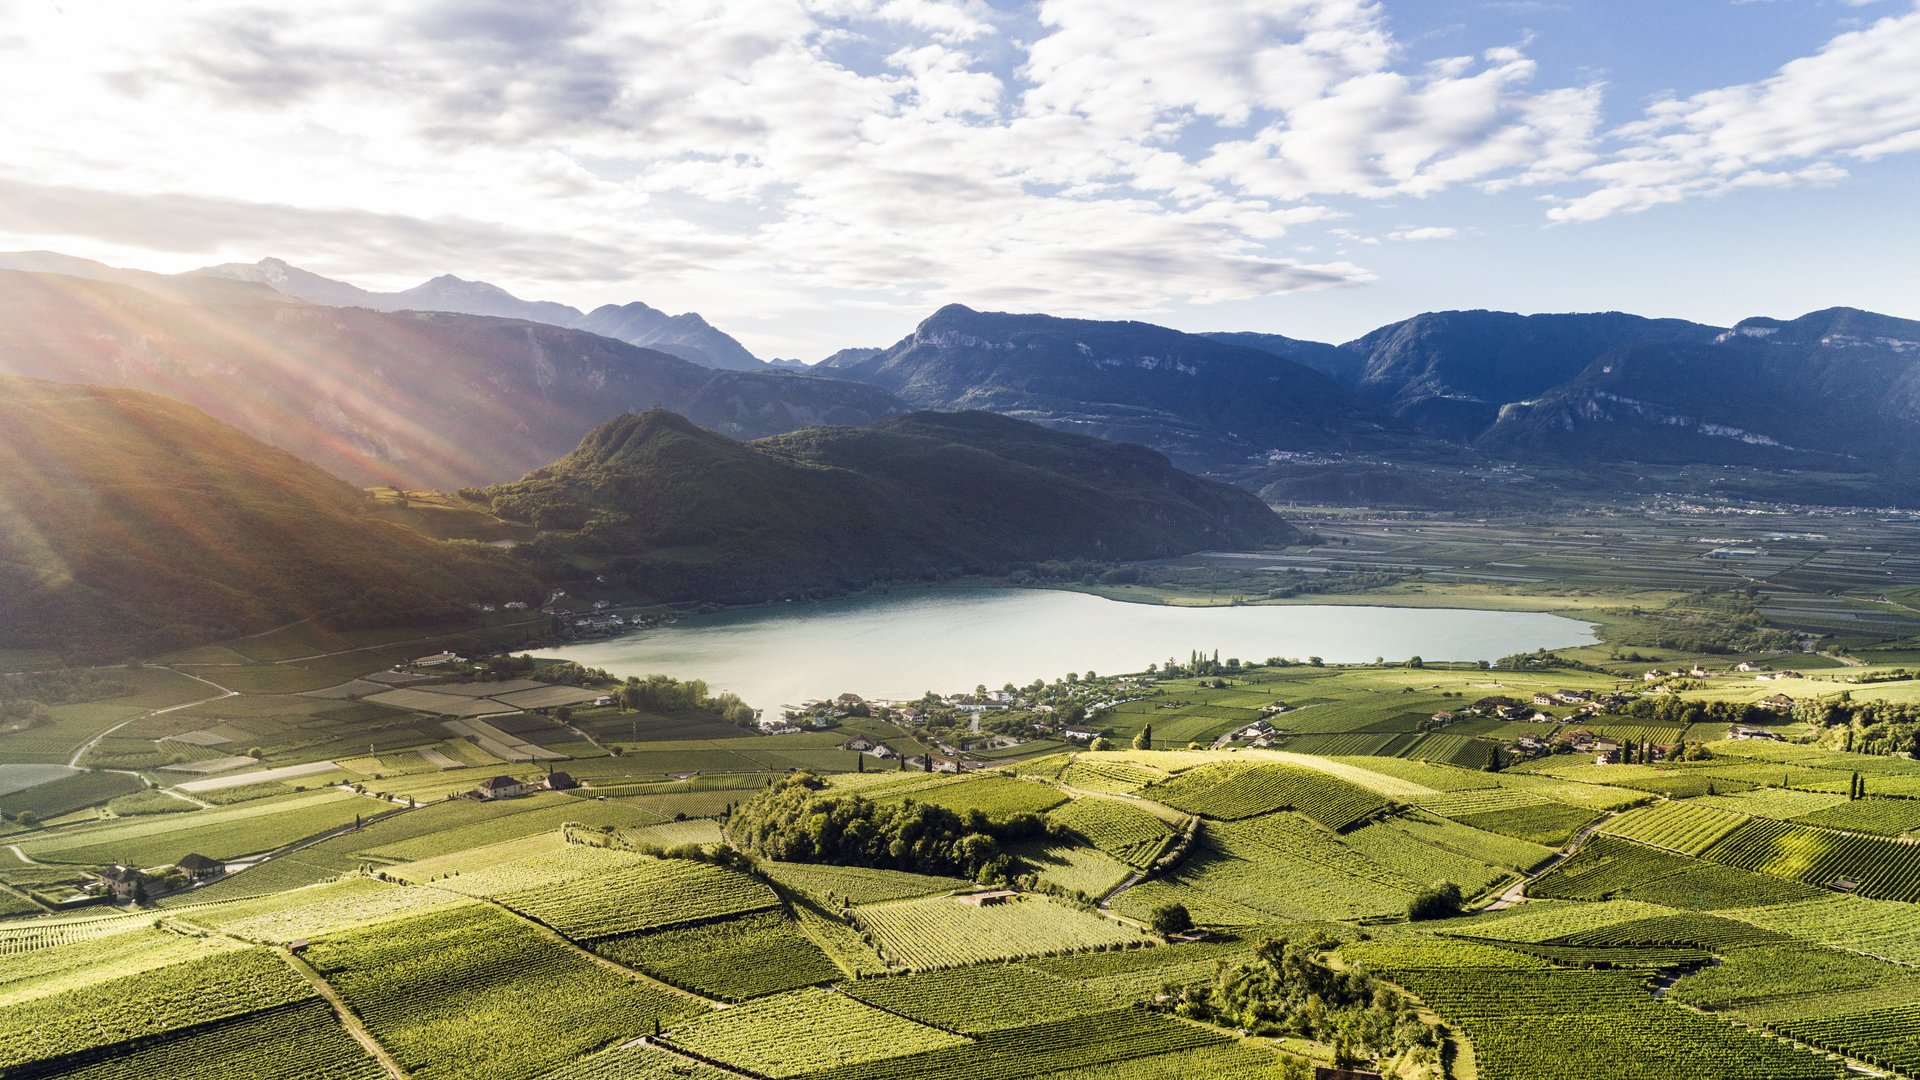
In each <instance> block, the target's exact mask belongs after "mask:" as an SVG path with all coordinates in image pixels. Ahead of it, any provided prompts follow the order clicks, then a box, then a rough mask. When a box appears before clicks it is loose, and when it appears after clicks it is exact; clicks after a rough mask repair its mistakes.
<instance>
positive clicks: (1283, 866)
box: [1128, 813, 1437, 922]
mask: <svg viewBox="0 0 1920 1080" xmlns="http://www.w3.org/2000/svg"><path fill="white" fill-rule="evenodd" d="M1202 835H1203V837H1204V838H1205V842H1204V844H1203V846H1202V850H1201V852H1200V853H1199V854H1197V855H1195V856H1193V857H1192V858H1190V859H1189V860H1188V861H1187V863H1186V864H1185V865H1184V866H1182V867H1181V868H1180V871H1179V872H1178V874H1177V876H1176V878H1175V879H1174V880H1176V881H1177V882H1178V883H1179V884H1181V885H1184V886H1187V887H1188V888H1189V889H1191V890H1194V891H1197V892H1199V893H1203V894H1212V895H1216V896H1219V897H1221V898H1223V899H1225V900H1227V901H1229V902H1231V903H1234V904H1237V905H1240V906H1243V907H1245V908H1248V909H1252V910H1255V911H1259V912H1264V913H1265V916H1266V917H1265V918H1262V919H1257V920H1255V921H1256V922H1266V921H1272V920H1274V919H1279V920H1293V919H1297V920H1315V919H1362V918H1369V917H1375V916H1381V915H1390V914H1395V913H1400V912H1404V911H1405V910H1406V904H1407V901H1408V900H1409V899H1410V898H1411V897H1412V896H1413V894H1414V893H1415V892H1417V891H1418V890H1419V889H1421V888H1424V887H1425V886H1427V885H1429V884H1431V883H1432V881H1433V880H1437V879H1425V880H1420V881H1415V880H1413V879H1411V878H1409V877H1407V876H1405V875H1404V874H1401V873H1399V872H1397V871H1395V870H1394V869H1392V868H1389V867H1384V866H1381V865H1379V864H1378V863H1376V862H1375V861H1374V859H1373V858H1371V857H1369V856H1367V855H1364V854H1362V853H1360V852H1358V851H1356V850H1354V849H1353V848H1351V847H1348V846H1347V845H1345V844H1342V843H1341V842H1340V840H1339V838H1338V837H1336V836H1335V835H1334V834H1332V833H1330V832H1328V831H1326V830H1325V829H1323V828H1321V827H1320V826H1318V825H1316V824H1315V823H1313V822H1311V821H1308V820H1307V819H1305V818H1303V817H1300V816H1298V815H1294V814H1289V813H1276V814H1267V815H1264V816H1262V817H1257V818H1251V819H1249V820H1246V821H1239V822H1233V823H1230V824H1223V825H1217V826H1212V827H1209V828H1208V829H1207V830H1206V831H1205V832H1204V833H1203V834H1202ZM1281 881H1284V882H1285V883H1286V886H1285V887H1284V888H1275V886H1274V883H1275V882H1281ZM1128 895H1129V896H1131V893H1129V894H1128Z"/></svg>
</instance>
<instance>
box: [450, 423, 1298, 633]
mask: <svg viewBox="0 0 1920 1080" xmlns="http://www.w3.org/2000/svg"><path fill="white" fill-rule="evenodd" d="M466 494H468V495H469V496H477V497H481V498H484V499H485V500H486V501H487V502H488V505H489V508H490V509H491V511H492V512H493V513H494V514H495V515H497V516H499V517H501V518H503V519H505V520H509V521H518V522H523V523H526V524H529V525H532V526H534V527H535V528H537V529H540V530H541V533H542V534H541V535H540V536H539V537H537V538H536V539H535V540H533V541H530V542H529V543H527V544H524V545H522V547H521V549H520V550H521V551H523V552H524V553H525V554H526V555H527V556H528V557H529V558H531V559H533V560H534V564H535V566H536V567H538V568H539V569H540V570H541V571H542V572H543V573H545V574H547V575H548V576H551V577H553V578H555V579H557V580H561V581H566V580H583V579H589V578H605V579H607V580H608V581H609V582H612V583H617V584H622V585H625V586H628V587H630V588H633V589H635V590H637V591H639V592H640V593H641V594H642V595H645V596H647V597H649V598H652V599H657V600H663V601H676V600H687V599H708V600H720V601H723V602H762V601H767V600H776V599H782V598H788V597H792V596H795V595H828V594H833V593H839V592H845V591H848V590H852V589H858V588H863V587H866V586H869V585H873V584H877V583H883V582H889V581H927V580H939V579H942V578H946V577H951V576H954V575H958V574H968V573H992V572H1000V571H1004V570H1006V569H1008V568H1009V567H1013V566H1017V565H1024V564H1032V563H1035V562H1041V561H1046V560H1053V559H1089V558H1090V559H1100V560H1119V559H1138V558H1150V557H1158V556H1163V555H1175V554H1186V553H1190V552H1192V551H1196V550H1201V549H1203V548H1207V547H1213V546H1240V545H1266V544H1274V543H1284V542H1287V541H1290V540H1295V539H1297V538H1298V534H1297V532H1296V531H1295V530H1294V529H1292V528H1291V527H1290V526H1288V525H1286V524H1285V523H1284V522H1282V521H1281V520H1280V519H1279V518H1278V517H1276V516H1275V515H1274V514H1273V512H1272V511H1271V510H1270V509H1268V508H1267V507H1266V506H1265V504H1263V503H1261V502H1260V501H1259V500H1258V499H1257V498H1255V497H1254V496H1252V495H1251V494H1249V493H1247V492H1245V491H1243V490H1241V489H1239V488H1235V487H1232V486H1231V485H1228V484H1224V483H1220V482H1217V481H1210V480H1204V479H1201V478H1199V477H1195V476H1191V475H1188V474H1186V473H1182V472H1180V471H1179V470H1177V469H1175V468H1174V467H1173V465H1172V464H1171V463H1170V462H1169V461H1168V460H1167V459H1166V458H1165V457H1164V456H1162V455H1160V454H1157V453H1154V452H1153V451H1151V450H1148V449H1146V448H1144V447H1139V446H1129V445H1125V444H1117V443H1110V442H1107V441H1104V440H1100V439H1094V438H1090V437H1088V436H1081V435H1072V434H1067V433H1063V432H1056V431H1051V430H1048V429H1046V428H1042V427H1040V426H1039V425H1035V424H1030V423H1027V422H1025V421H1020V420H1014V419H1011V418H1008V417H1002V416H994V415H990V414H983V413H961V414H927V413H911V414H907V415H904V416H900V417H894V418H890V419H887V420H883V421H880V422H878V423H875V424H872V425H869V426H867V427H863V428H841V427H816V428H806V429H802V430H800V431H796V432H791V433H788V434H786V435H781V436H774V437H771V438H767V439H762V440H757V441H755V442H751V443H741V442H737V441H735V440H732V439H728V438H726V437H725V436H722V435H719V434H716V433H714V432H712V431H709V430H706V429H704V428H701V427H699V426H697V425H694V424H692V423H690V422H689V421H687V420H686V419H685V418H684V417H680V416H677V415H675V414H672V413H669V412H666V411H664V410H650V411H648V412H645V413H636V414H628V415H624V416H621V417H617V418H615V419H613V420H610V421H608V422H607V423H605V424H603V425H601V426H600V427H597V428H595V429H594V430H593V431H591V432H589V433H588V434H587V435H586V436H585V437H584V438H583V439H582V440H581V442H580V445H579V446H578V447H576V448H575V449H574V450H573V451H572V452H570V453H568V454H567V455H565V456H563V457H561V458H560V459H559V460H557V461H555V462H554V463H553V464H551V465H549V466H546V467H543V468H540V469H536V470H534V471H533V472H531V473H529V474H528V475H527V476H526V477H525V478H523V479H521V480H519V481H514V482H511V483H506V484H496V485H493V486H491V487H489V488H486V489H485V490H484V491H481V492H468V493H466Z"/></svg>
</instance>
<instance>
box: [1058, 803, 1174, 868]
mask: <svg viewBox="0 0 1920 1080" xmlns="http://www.w3.org/2000/svg"><path fill="white" fill-rule="evenodd" d="M1047 817H1048V819H1049V820H1051V821H1052V822H1054V823H1055V824H1056V825H1059V826H1061V827H1062V828H1065V829H1068V830H1070V831H1072V832H1074V833H1076V834H1078V835H1079V836H1081V837H1083V838H1085V839H1086V841H1087V842H1088V843H1090V844H1092V845H1093V846H1094V847H1097V848H1099V849H1100V850H1102V851H1104V852H1106V853H1107V854H1109V855H1112V856H1113V857H1114V858H1116V859H1119V860H1120V861H1121V862H1123V863H1126V864H1127V865H1129V866H1133V867H1138V868H1142V869H1144V868H1146V867H1149V866H1152V865H1153V862H1154V860H1155V859H1158V858H1159V857H1160V856H1161V854H1163V853H1164V852H1165V851H1166V850H1167V845H1169V844H1171V843H1172V842H1173V839H1174V836H1175V835H1176V834H1175V833H1174V831H1173V828H1172V826H1170V825H1168V824H1167V823H1166V822H1164V821H1162V820H1160V819H1159V818H1158V817H1155V816H1154V815H1152V814H1150V813H1148V812H1147V811H1145V810H1142V809H1140V808H1138V807H1136V806H1130V805H1128V804H1127V803H1125V802H1122V801H1120V800H1116V799H1097V798H1081V799H1075V800H1073V801H1072V802H1070V803H1068V804H1067V805H1065V806H1062V807H1060V808H1059V809H1057V810H1055V811H1053V812H1052V813H1050V814H1048V815H1047Z"/></svg>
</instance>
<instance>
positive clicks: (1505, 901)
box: [1481, 812, 1619, 911]
mask: <svg viewBox="0 0 1920 1080" xmlns="http://www.w3.org/2000/svg"><path fill="white" fill-rule="evenodd" d="M1617 816H1619V815H1618V813H1617V812H1614V813H1609V814H1608V815H1607V816H1606V817H1603V818H1601V819H1600V820H1599V821H1596V822H1594V823H1593V824H1591V825H1589V826H1587V827H1586V828H1584V829H1581V830H1580V831H1579V832H1577V833H1574V834H1573V839H1572V840H1571V841H1569V842H1568V844H1567V846H1566V847H1565V848H1564V849H1563V850H1561V851H1559V852H1557V853H1556V854H1555V855H1554V856H1553V857H1552V858H1550V859H1548V860H1547V861H1546V862H1545V863H1543V864H1541V866H1540V868H1539V869H1538V870H1535V871H1534V872H1533V873H1531V874H1528V875H1526V876H1525V877H1522V878H1521V879H1520V880H1519V881H1516V882H1514V883H1513V886H1512V887H1511V888H1509V889H1508V890H1507V891H1506V892H1503V893H1501V894H1500V898H1499V899H1497V900H1495V901H1494V902H1493V903H1491V904H1488V905H1487V906H1486V907H1485V908H1483V909H1481V910H1483V911H1499V910H1501V909H1502V908H1510V907H1512V906H1513V905H1515V904H1518V903H1522V902H1524V901H1525V900H1526V898H1527V886H1529V885H1531V884H1533V883H1534V882H1536V881H1538V880H1540V878H1541V877H1542V876H1543V875H1545V874H1546V873H1547V872H1548V871H1550V870H1552V869H1553V868H1554V867H1556V866H1559V865H1560V864H1561V863H1563V862H1566V861H1567V860H1568V859H1571V858H1573V856H1574V853H1575V852H1577V851H1579V850H1580V845H1581V844H1584V843H1586V842H1587V837H1589V836H1592V835H1593V831H1594V830H1595V829H1598V828H1599V827H1600V826H1602V825H1605V824H1606V823H1607V820H1608V818H1613V817H1617Z"/></svg>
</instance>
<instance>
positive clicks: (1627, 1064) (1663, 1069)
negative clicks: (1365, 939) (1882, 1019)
mask: <svg viewBox="0 0 1920 1080" xmlns="http://www.w3.org/2000/svg"><path fill="white" fill-rule="evenodd" d="M1384 974H1385V975H1386V977H1387V978H1389V979H1391V980H1392V981H1393V982H1395V983H1398V984H1399V985H1401V986H1404V987H1406V988H1407V989H1408V990H1410V991H1412V992H1413V993H1414V994H1417V995H1419V997H1420V998H1421V1000H1423V1001H1425V1002H1426V1003H1427V1004H1428V1005H1430V1006H1432V1007H1433V1008H1434V1009H1436V1010H1438V1011H1439V1012H1440V1013H1441V1015H1443V1016H1445V1017H1447V1018H1448V1019H1449V1020H1452V1021H1454V1022H1456V1023H1458V1024H1459V1025H1460V1026H1461V1027H1462V1028H1464V1029H1465V1031H1466V1033H1467V1037H1468V1038H1469V1039H1471V1040H1472V1042H1473V1051H1474V1058H1475V1061H1476V1062H1477V1064H1478V1066H1479V1070H1480V1076H1481V1077H1483V1078H1484V1080H1591V1078H1593V1077H1603V1076H1604V1077H1609V1078H1614V1080H1641V1078H1646V1080H1815V1078H1819V1080H1837V1078H1839V1077H1841V1076H1843V1075H1845V1070H1843V1069H1842V1068H1841V1067H1840V1066H1839V1065H1838V1064H1836V1063H1834V1062H1832V1061H1829V1060H1827V1059H1825V1058H1823V1057H1820V1056H1817V1055H1814V1054H1810V1053H1807V1052H1805V1051H1802V1050H1797V1049H1794V1048H1792V1047H1789V1046H1787V1045H1786V1044H1784V1043H1781V1042H1779V1041H1777V1040H1775V1039H1772V1038H1770V1037H1768V1036H1766V1035H1761V1034H1756V1033H1754V1032H1751V1031H1747V1030H1745V1029H1743V1028H1738V1027H1735V1026H1733V1025H1731V1024H1727V1023H1723V1022H1721V1021H1718V1020H1714V1019H1710V1018H1708V1017H1705V1016H1701V1015H1700V1014H1698V1013H1694V1012H1690V1011H1688V1010H1686V1009H1683V1008H1680V1007H1679V1006H1677V1005H1671V1004H1663V1003H1661V1002H1658V1001H1655V1000H1653V999H1652V998H1650V997H1648V996H1647V993H1646V991H1645V990H1644V989H1642V986H1641V983H1642V981H1643V979H1644V976H1643V975H1640V974H1635V973H1630V972H1612V971H1576V970H1567V971H1522V970H1511V969H1508V970H1502V969H1490V968H1391V969H1389V970H1387V971H1385V972H1384Z"/></svg>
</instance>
